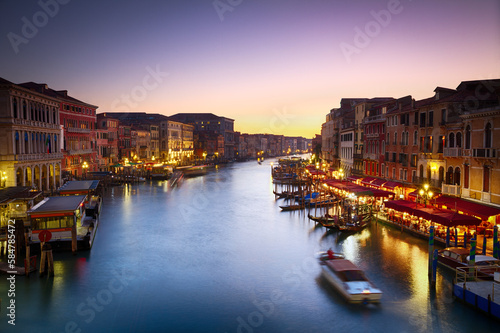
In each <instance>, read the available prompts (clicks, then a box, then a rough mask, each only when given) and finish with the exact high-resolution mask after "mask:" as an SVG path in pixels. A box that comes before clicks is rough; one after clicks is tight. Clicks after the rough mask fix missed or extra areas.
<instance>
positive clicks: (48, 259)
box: [40, 243, 54, 276]
mask: <svg viewBox="0 0 500 333" xmlns="http://www.w3.org/2000/svg"><path fill="white" fill-rule="evenodd" d="M46 265H47V266H48V273H49V276H54V257H53V256H52V247H51V246H50V245H49V244H45V243H43V245H42V255H41V258H40V276H43V275H45V274H46V273H47V272H46V271H45V266H46Z"/></svg>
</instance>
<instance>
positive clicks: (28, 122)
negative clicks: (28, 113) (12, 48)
mask: <svg viewBox="0 0 500 333" xmlns="http://www.w3.org/2000/svg"><path fill="white" fill-rule="evenodd" d="M14 124H16V125H25V126H33V127H43V128H49V129H56V130H58V129H59V125H57V124H49V123H44V122H42V121H33V120H27V119H17V118H14Z"/></svg>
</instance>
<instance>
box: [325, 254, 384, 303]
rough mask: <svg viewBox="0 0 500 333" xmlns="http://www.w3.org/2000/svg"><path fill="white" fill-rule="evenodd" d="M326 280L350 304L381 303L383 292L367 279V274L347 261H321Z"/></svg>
mask: <svg viewBox="0 0 500 333" xmlns="http://www.w3.org/2000/svg"><path fill="white" fill-rule="evenodd" d="M320 264H321V270H322V274H323V276H324V277H325V279H326V280H327V281H328V282H329V283H330V284H331V285H332V286H333V287H334V288H335V289H336V290H337V291H338V292H339V293H340V294H341V295H342V296H343V297H344V298H345V299H346V300H347V301H348V302H349V303H365V304H366V303H379V302H380V299H381V298H382V291H381V290H380V289H378V288H377V287H375V285H374V284H373V283H372V282H371V281H370V280H369V279H368V278H367V277H366V275H365V273H364V272H363V271H362V270H361V269H360V268H359V267H357V266H356V265H355V264H353V263H352V262H351V261H349V260H347V259H336V260H326V261H320Z"/></svg>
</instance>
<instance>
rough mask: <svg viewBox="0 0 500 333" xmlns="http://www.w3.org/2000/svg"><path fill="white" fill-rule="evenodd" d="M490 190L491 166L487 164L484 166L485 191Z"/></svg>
mask: <svg viewBox="0 0 500 333" xmlns="http://www.w3.org/2000/svg"><path fill="white" fill-rule="evenodd" d="M489 191H490V168H489V167H487V166H484V167H483V192H489Z"/></svg>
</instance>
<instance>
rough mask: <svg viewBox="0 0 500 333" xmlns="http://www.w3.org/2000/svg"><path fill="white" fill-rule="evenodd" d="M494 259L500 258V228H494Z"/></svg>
mask: <svg viewBox="0 0 500 333" xmlns="http://www.w3.org/2000/svg"><path fill="white" fill-rule="evenodd" d="M493 257H495V258H497V259H498V258H499V257H500V244H498V226H497V225H496V226H494V227H493Z"/></svg>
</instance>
